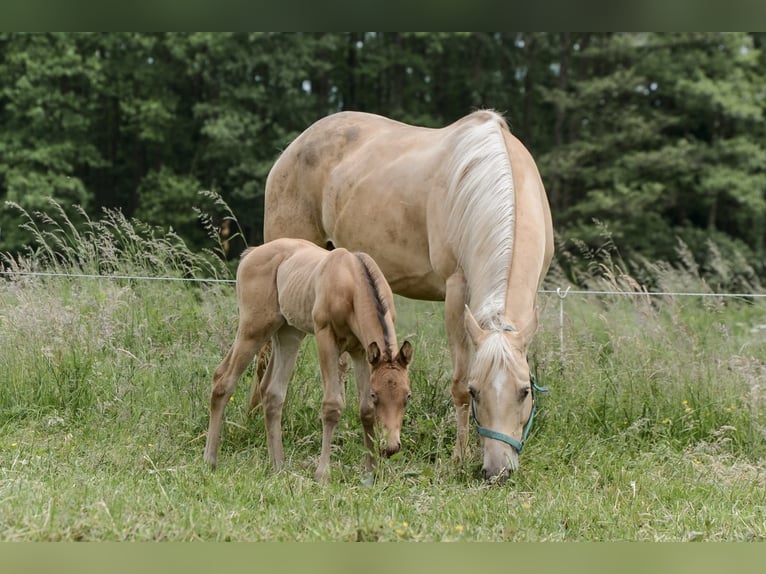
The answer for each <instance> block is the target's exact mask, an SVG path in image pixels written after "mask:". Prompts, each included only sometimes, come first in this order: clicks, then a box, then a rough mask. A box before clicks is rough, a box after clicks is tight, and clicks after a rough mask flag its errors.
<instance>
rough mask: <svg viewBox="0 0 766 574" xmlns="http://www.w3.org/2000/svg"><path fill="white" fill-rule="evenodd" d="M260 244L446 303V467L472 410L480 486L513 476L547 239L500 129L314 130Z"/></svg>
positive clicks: (280, 170) (533, 180) (471, 121)
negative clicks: (313, 252)
mask: <svg viewBox="0 0 766 574" xmlns="http://www.w3.org/2000/svg"><path fill="white" fill-rule="evenodd" d="M264 237H265V239H266V240H269V239H274V238H276V237H302V238H305V239H308V240H309V241H312V242H314V243H316V244H317V245H322V246H327V247H330V248H331V247H333V246H342V247H346V248H348V249H354V250H360V251H364V252H366V253H368V254H370V255H371V256H372V257H373V258H374V259H375V261H376V262H377V263H378V265H379V266H380V269H381V270H382V271H383V273H384V275H385V276H386V279H387V280H388V282H389V284H390V286H391V288H392V289H393V291H394V292H396V293H399V294H401V295H404V296H406V297H410V298H414V299H428V300H444V301H445V319H446V327H447V338H448V343H449V348H450V354H451V358H452V368H453V375H452V398H453V401H454V404H455V409H456V422H457V440H456V444H455V450H454V456H455V457H456V458H457V459H461V458H462V457H463V456H465V455H466V453H467V452H468V422H469V404H472V405H473V412H474V416H475V418H476V420H477V421H480V427H479V428H480V433H481V435H482V439H481V440H482V445H483V452H484V462H483V472H484V475H485V477H486V478H487V479H493V480H498V481H503V480H505V479H506V478H507V477H508V475H509V472H510V471H511V470H514V469H516V468H517V466H518V454H519V452H518V451H519V450H521V446H522V443H523V440H524V438H525V434H526V433H525V428H527V427H526V426H525V425H527V423H528V421H530V419H531V417H532V416H533V413H534V411H533V402H534V397H533V391H534V390H535V389H536V387H535V386H534V385H533V382H532V380H531V377H530V370H529V365H528V363H527V348H528V346H529V344H530V341H531V339H532V336H533V334H534V332H535V330H536V328H537V303H536V297H537V291H538V288H539V287H540V285H541V283H542V280H543V277H544V276H545V274H546V272H547V270H548V266H549V264H550V261H551V258H552V257H553V230H552V223H551V215H550V207H549V205H548V199H547V197H546V194H545V189H544V187H543V183H542V180H541V178H540V174H539V172H538V170H537V167H536V165H535V162H534V160H533V159H532V156H531V155H530V154H529V152H528V151H527V149H526V148H525V147H524V146H523V145H522V144H521V142H519V140H518V139H516V137H514V136H513V135H512V134H511V132H510V131H509V129H508V126H507V125H506V122H505V120H504V119H503V117H502V116H500V115H499V114H497V113H495V112H493V111H487V110H482V111H477V112H474V113H472V114H470V115H468V116H466V117H464V118H462V119H460V120H458V121H456V122H455V123H453V124H451V125H449V126H447V127H444V128H441V129H429V128H422V127H416V126H410V125H407V124H403V123H400V122H396V121H393V120H390V119H387V118H384V117H381V116H377V115H373V114H367V113H360V112H341V113H337V114H334V115H331V116H328V117H326V118H323V119H321V120H319V121H317V122H316V123H315V124H313V125H312V126H310V127H309V128H308V129H306V130H305V131H304V132H303V133H302V134H301V135H299V136H298V137H297V138H296V139H295V141H293V142H292V143H291V144H290V145H289V146H288V147H287V149H285V150H284V152H283V153H282V155H281V156H280V157H279V159H278V160H277V162H276V163H275V165H274V166H273V168H272V170H271V172H270V173H269V176H268V180H267V183H266V197H265V223H264ZM466 304H467V305H468V307H466ZM471 343H472V344H473V347H474V350H475V352H474V353H473V355H472V353H471V350H472V349H471ZM471 401H472V402H471Z"/></svg>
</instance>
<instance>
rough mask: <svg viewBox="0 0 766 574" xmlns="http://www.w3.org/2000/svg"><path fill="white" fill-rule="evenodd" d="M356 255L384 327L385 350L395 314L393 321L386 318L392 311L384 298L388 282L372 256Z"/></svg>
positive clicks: (389, 338) (360, 253) (379, 320)
mask: <svg viewBox="0 0 766 574" xmlns="http://www.w3.org/2000/svg"><path fill="white" fill-rule="evenodd" d="M354 255H356V258H357V259H358V260H359V262H360V263H361V264H362V272H363V274H364V278H365V279H366V283H367V285H368V286H369V287H370V291H371V295H372V300H373V303H374V306H375V312H376V314H377V317H378V322H379V323H380V326H381V328H382V329H383V342H384V345H385V349H384V351H385V350H387V349H388V348H389V346H390V344H391V330H390V328H389V324H390V323H392V322H393V316H392V317H391V321H388V320H386V314H387V313H388V312H389V311H390V309H389V306H388V301H387V300H386V299H385V298H384V294H385V293H386V292H387V290H388V289H387V288H388V284H387V283H386V279H385V278H384V277H383V273H382V272H381V271H380V269H379V268H378V266H377V264H375V261H374V260H373V259H372V257H370V256H369V255H367V254H366V253H362V252H357V253H354Z"/></svg>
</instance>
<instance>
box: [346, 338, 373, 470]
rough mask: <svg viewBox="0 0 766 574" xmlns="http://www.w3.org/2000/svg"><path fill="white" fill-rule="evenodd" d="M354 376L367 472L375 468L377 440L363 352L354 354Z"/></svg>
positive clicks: (367, 365) (368, 366) (368, 375)
mask: <svg viewBox="0 0 766 574" xmlns="http://www.w3.org/2000/svg"><path fill="white" fill-rule="evenodd" d="M352 359H353V361H354V378H355V379H356V388H357V394H358V395H359V418H360V419H361V421H362V432H363V433H364V447H365V450H366V451H367V452H366V454H365V457H364V461H365V468H366V469H367V472H372V471H373V470H374V469H375V461H376V457H375V453H376V449H377V440H376V437H375V405H373V403H372V398H371V397H370V363H368V362H367V358H366V357H365V355H364V353H358V354H354V355H353V356H352Z"/></svg>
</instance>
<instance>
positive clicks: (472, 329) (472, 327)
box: [464, 305, 487, 347]
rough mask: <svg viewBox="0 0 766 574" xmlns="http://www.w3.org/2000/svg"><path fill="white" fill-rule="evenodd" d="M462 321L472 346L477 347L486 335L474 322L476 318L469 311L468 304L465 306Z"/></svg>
mask: <svg viewBox="0 0 766 574" xmlns="http://www.w3.org/2000/svg"><path fill="white" fill-rule="evenodd" d="M464 322H465V330H466V332H467V333H468V336H469V337H470V339H471V342H472V343H473V346H474V347H478V346H479V345H480V344H481V342H482V341H483V340H484V339H485V338H486V337H487V332H486V331H485V330H484V329H482V328H481V327H480V326H479V323H477V322H476V318H475V317H474V316H473V313H471V309H469V308H468V305H466V306H465V317H464Z"/></svg>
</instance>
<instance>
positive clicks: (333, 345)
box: [314, 327, 346, 482]
mask: <svg viewBox="0 0 766 574" xmlns="http://www.w3.org/2000/svg"><path fill="white" fill-rule="evenodd" d="M316 341H317V351H318V353H319V368H320V370H321V373H322V385H323V388H324V393H323V397H322V454H321V455H320V456H319V463H318V464H317V470H316V474H315V475H314V477H315V478H316V480H317V482H326V481H327V477H328V472H327V471H328V469H329V466H330V451H331V448H332V437H333V434H334V433H335V427H336V426H337V424H338V421H339V420H340V416H341V413H342V412H343V409H344V407H345V406H346V397H345V392H344V387H343V381H342V380H341V379H342V377H341V373H340V364H339V359H340V349H339V348H338V344H337V341H336V339H335V334H334V333H333V331H332V329H330V328H329V327H326V328H323V329H320V330H317V332H316Z"/></svg>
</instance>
